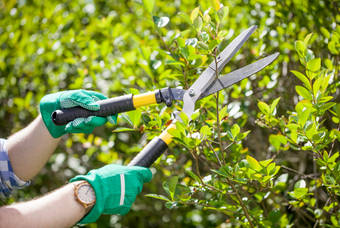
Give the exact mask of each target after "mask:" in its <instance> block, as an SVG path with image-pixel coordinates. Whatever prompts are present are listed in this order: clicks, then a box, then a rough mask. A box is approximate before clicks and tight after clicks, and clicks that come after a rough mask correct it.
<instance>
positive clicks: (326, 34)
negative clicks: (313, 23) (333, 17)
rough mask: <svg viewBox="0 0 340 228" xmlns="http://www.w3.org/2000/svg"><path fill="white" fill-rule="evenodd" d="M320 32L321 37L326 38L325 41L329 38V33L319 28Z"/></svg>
mask: <svg viewBox="0 0 340 228" xmlns="http://www.w3.org/2000/svg"><path fill="white" fill-rule="evenodd" d="M320 31H321V33H322V35H323V36H324V37H325V38H327V39H329V38H331V35H330V33H329V32H328V30H327V29H325V28H324V27H321V28H320Z"/></svg>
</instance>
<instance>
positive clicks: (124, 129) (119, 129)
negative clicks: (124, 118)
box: [112, 127, 138, 133]
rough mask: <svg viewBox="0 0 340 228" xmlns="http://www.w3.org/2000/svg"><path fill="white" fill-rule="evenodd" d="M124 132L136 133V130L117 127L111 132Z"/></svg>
mask: <svg viewBox="0 0 340 228" xmlns="http://www.w3.org/2000/svg"><path fill="white" fill-rule="evenodd" d="M125 131H138V129H132V128H126V127H117V128H116V129H114V130H113V131H112V132H116V133H117V132H125Z"/></svg>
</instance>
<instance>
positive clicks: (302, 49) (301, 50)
mask: <svg viewBox="0 0 340 228" xmlns="http://www.w3.org/2000/svg"><path fill="white" fill-rule="evenodd" d="M295 50H296V51H297V53H298V55H299V56H300V58H302V59H304V58H305V56H306V53H307V46H306V44H305V43H304V42H302V41H300V40H298V41H295Z"/></svg>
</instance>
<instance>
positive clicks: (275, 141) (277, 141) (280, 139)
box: [269, 135, 287, 151]
mask: <svg viewBox="0 0 340 228" xmlns="http://www.w3.org/2000/svg"><path fill="white" fill-rule="evenodd" d="M269 143H270V144H272V145H273V146H274V148H275V149H276V150H277V151H279V150H280V147H281V144H283V145H286V144H287V139H286V137H285V136H283V135H269Z"/></svg>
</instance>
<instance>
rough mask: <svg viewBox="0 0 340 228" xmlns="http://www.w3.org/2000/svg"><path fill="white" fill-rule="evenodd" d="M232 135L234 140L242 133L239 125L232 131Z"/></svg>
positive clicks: (234, 126) (233, 127)
mask: <svg viewBox="0 0 340 228" xmlns="http://www.w3.org/2000/svg"><path fill="white" fill-rule="evenodd" d="M230 131H231V134H233V139H235V137H236V136H237V134H238V133H240V127H239V126H238V125H237V124H234V125H233V126H232V127H231V129H230Z"/></svg>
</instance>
